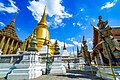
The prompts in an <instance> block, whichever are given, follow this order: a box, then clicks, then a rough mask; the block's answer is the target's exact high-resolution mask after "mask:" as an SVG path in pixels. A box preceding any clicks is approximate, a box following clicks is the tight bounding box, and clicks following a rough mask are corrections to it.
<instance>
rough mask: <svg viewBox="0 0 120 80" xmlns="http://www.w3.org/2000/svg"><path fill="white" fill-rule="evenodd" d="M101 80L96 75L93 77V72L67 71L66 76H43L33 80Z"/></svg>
mask: <svg viewBox="0 0 120 80" xmlns="http://www.w3.org/2000/svg"><path fill="white" fill-rule="evenodd" d="M92 79H93V80H100V78H98V77H97V76H95V74H94V75H93V76H92V75H91V72H83V71H80V70H67V73H66V74H65V75H50V74H49V75H42V76H40V77H38V78H36V79H33V80H92Z"/></svg>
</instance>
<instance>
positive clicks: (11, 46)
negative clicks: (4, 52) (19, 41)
mask: <svg viewBox="0 0 120 80" xmlns="http://www.w3.org/2000/svg"><path fill="white" fill-rule="evenodd" d="M13 43H14V40H12V43H11V45H10V49H9V51H8V54H10V51H11V50H12V48H13Z"/></svg>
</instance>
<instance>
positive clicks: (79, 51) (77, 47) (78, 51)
mask: <svg viewBox="0 0 120 80" xmlns="http://www.w3.org/2000/svg"><path fill="white" fill-rule="evenodd" d="M78 52H80V51H79V47H78V45H77V53H78Z"/></svg>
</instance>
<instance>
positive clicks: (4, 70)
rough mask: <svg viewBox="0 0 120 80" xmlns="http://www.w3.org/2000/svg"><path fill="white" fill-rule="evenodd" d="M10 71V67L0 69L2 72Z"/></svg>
mask: <svg viewBox="0 0 120 80" xmlns="http://www.w3.org/2000/svg"><path fill="white" fill-rule="evenodd" d="M9 71H11V70H10V69H8V68H6V69H5V68H3V69H0V73H2V72H9Z"/></svg>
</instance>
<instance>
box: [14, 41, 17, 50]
mask: <svg viewBox="0 0 120 80" xmlns="http://www.w3.org/2000/svg"><path fill="white" fill-rule="evenodd" d="M17 47H18V42H17V43H16V45H15V47H14V49H13V50H14V51H15V50H16V49H17Z"/></svg>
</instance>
